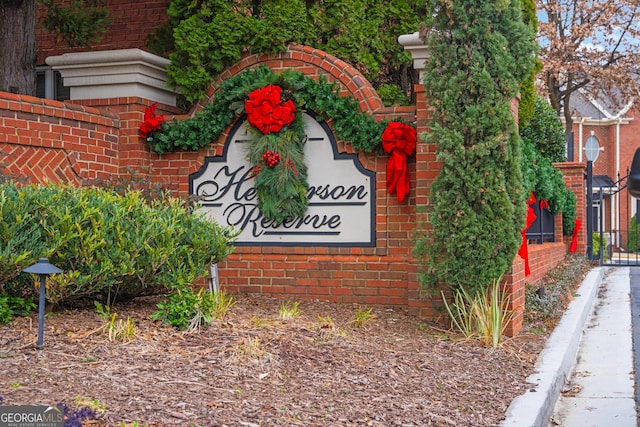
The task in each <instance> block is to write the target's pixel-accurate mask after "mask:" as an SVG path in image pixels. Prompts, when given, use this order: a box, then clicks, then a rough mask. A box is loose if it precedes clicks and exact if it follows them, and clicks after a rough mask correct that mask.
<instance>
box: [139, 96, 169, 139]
mask: <svg viewBox="0 0 640 427" xmlns="http://www.w3.org/2000/svg"><path fill="white" fill-rule="evenodd" d="M156 108H158V104H153V105H152V106H151V107H147V108H145V109H144V122H142V125H140V137H141V138H144V139H147V138H148V137H149V135H150V134H151V133H153V132H155V131H157V130H160V127H161V126H162V123H164V116H156Z"/></svg>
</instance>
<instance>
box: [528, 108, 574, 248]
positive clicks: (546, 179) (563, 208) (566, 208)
mask: <svg viewBox="0 0 640 427" xmlns="http://www.w3.org/2000/svg"><path fill="white" fill-rule="evenodd" d="M558 120H559V119H558ZM522 175H523V181H524V188H525V190H526V191H527V192H528V191H533V193H534V194H535V196H536V198H537V199H538V200H547V201H548V202H549V211H550V212H551V214H553V215H556V214H562V228H563V233H564V235H565V236H569V235H571V233H572V232H573V228H574V226H575V218H576V196H575V194H573V191H571V190H569V189H568V188H567V187H566V185H565V183H564V179H563V177H562V172H560V170H558V169H557V168H555V167H554V166H553V164H552V162H551V160H550V159H549V158H547V157H545V156H543V155H542V154H540V152H539V151H538V150H537V149H536V147H535V146H534V144H533V143H532V142H531V141H530V140H529V139H525V138H523V143H522Z"/></svg>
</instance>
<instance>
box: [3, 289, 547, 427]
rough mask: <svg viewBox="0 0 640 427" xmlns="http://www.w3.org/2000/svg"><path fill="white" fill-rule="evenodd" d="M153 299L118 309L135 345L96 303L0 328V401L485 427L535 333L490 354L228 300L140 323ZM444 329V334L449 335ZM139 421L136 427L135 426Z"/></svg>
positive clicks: (497, 415)
mask: <svg viewBox="0 0 640 427" xmlns="http://www.w3.org/2000/svg"><path fill="white" fill-rule="evenodd" d="M156 302H157V300H154V299H152V298H147V299H141V300H136V301H134V302H131V303H128V304H123V305H118V306H116V307H115V308H114V311H116V312H117V313H118V319H126V318H127V317H131V318H132V319H134V320H135V322H136V330H135V336H134V337H133V339H132V340H130V341H126V342H121V341H117V340H114V341H110V340H109V337H108V334H107V330H106V328H105V327H104V325H105V321H104V320H103V319H101V318H100V316H98V314H97V313H96V311H95V309H91V308H87V309H83V310H73V311H61V312H56V313H51V314H49V315H48V316H47V318H46V322H45V329H46V331H45V346H44V348H43V349H40V350H38V349H35V348H34V344H35V340H36V336H37V317H36V316H31V317H27V318H16V319H14V320H13V321H12V322H11V323H10V324H9V325H5V326H0V371H1V372H2V375H0V396H1V397H2V399H3V404H4V405H22V404H29V405H34V404H37V405H52V404H56V403H58V402H65V403H66V404H67V405H68V406H69V407H71V408H72V409H74V408H78V407H87V406H89V407H94V408H95V409H104V411H102V412H101V413H100V414H99V415H98V416H97V417H96V419H93V420H88V421H85V422H84V424H83V425H85V426H133V425H139V426H143V425H148V426H150V427H157V426H293V425H300V426H322V427H328V426H495V425H498V424H499V423H500V421H501V420H502V419H503V418H504V415H505V412H506V409H507V407H508V406H509V404H510V403H511V401H512V400H513V399H514V398H515V397H516V396H518V395H520V394H522V393H524V391H525V389H526V387H527V383H526V381H525V379H526V377H527V376H529V375H530V374H531V373H532V372H533V368H534V364H535V361H536V359H537V356H538V354H539V353H540V351H541V350H542V348H543V347H544V343H545V341H546V338H547V337H546V335H535V334H529V333H521V334H520V335H519V336H517V337H515V338H512V339H508V340H507V341H506V342H505V343H504V345H502V346H501V347H499V348H496V349H494V348H486V347H483V346H482V345H481V344H479V343H478V342H471V341H459V340H458V341H456V340H452V339H451V336H450V334H449V333H448V332H446V331H442V330H439V329H436V328H433V327H432V326H431V325H427V324H424V323H421V320H420V319H417V318H415V317H411V316H407V315H406V314H404V313H402V312H398V311H394V310H391V309H384V308H374V309H373V314H375V318H374V319H372V320H371V321H370V322H368V323H367V324H366V325H364V326H362V327H355V324H354V322H353V319H354V313H355V310H356V308H357V307H356V306H353V305H340V304H328V303H322V302H304V301H303V302H301V303H300V306H299V310H300V311H301V314H300V315H299V316H298V317H296V318H295V319H292V320H288V321H282V320H281V319H280V317H279V313H280V305H281V303H282V301H281V300H276V299H270V298H263V297H257V296H239V297H237V305H236V306H235V307H234V308H233V309H232V311H231V313H230V314H229V315H228V316H227V317H226V318H225V320H224V322H219V323H217V324H216V325H214V326H212V327H210V328H208V329H205V330H200V331H197V332H192V333H182V332H178V331H175V330H173V329H171V328H169V327H165V326H162V325H160V324H158V323H157V322H153V321H152V320H151V318H150V317H151V314H152V313H153V312H154V311H155V309H156V307H155V303H156ZM448 334H449V335H448ZM136 423H137V424H136Z"/></svg>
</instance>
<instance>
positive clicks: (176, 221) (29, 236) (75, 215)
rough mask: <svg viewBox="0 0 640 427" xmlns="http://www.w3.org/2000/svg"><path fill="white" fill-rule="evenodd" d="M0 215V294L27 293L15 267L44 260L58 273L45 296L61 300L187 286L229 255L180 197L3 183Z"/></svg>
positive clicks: (225, 232) (108, 299)
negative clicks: (47, 259)
mask: <svg viewBox="0 0 640 427" xmlns="http://www.w3.org/2000/svg"><path fill="white" fill-rule="evenodd" d="M0 219H1V221H0V293H2V292H6V293H7V294H8V295H13V296H20V297H28V296H31V295H35V291H36V288H35V287H34V286H33V278H32V277H30V275H28V274H21V272H22V270H23V269H24V268H25V267H27V266H29V265H31V264H33V263H34V262H36V261H37V260H38V258H41V257H47V258H49V260H50V262H51V263H52V264H54V265H56V266H57V267H59V268H60V269H62V271H63V272H62V273H60V274H56V275H53V276H51V277H50V279H49V281H48V286H47V293H46V297H47V300H48V302H50V303H56V304H65V305H66V304H70V303H74V302H77V301H79V300H85V299H86V300H97V301H101V302H104V303H106V304H111V303H113V302H114V301H116V300H123V299H131V298H134V297H136V296H141V295H152V294H161V293H166V292H167V291H168V290H174V289H176V288H180V287H186V286H189V285H191V284H193V283H194V282H195V281H196V280H197V279H198V278H200V277H204V276H205V275H206V274H207V272H208V266H209V264H211V263H216V262H218V261H221V260H222V259H224V258H225V257H226V256H227V255H228V254H229V253H231V251H232V247H231V246H230V245H229V244H230V243H231V242H232V241H233V238H234V232H233V231H232V230H231V229H228V228H225V227H221V226H219V225H217V224H216V223H215V222H213V221H212V220H209V219H207V218H206V217H205V216H204V215H203V214H202V213H201V211H199V210H198V209H194V208H189V207H187V206H185V204H184V202H183V201H182V200H180V199H177V198H170V197H165V198H161V199H159V200H150V201H149V200H145V199H144V198H143V196H142V193H141V192H140V191H127V192H125V193H124V194H117V193H116V192H115V191H113V190H110V189H104V188H95V187H84V188H76V187H73V186H70V185H39V184H29V185H23V186H19V185H17V184H15V183H14V182H6V183H3V184H1V185H0Z"/></svg>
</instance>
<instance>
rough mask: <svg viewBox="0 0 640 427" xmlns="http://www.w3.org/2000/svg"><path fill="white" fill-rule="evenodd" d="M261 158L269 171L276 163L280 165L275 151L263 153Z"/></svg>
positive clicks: (278, 156) (278, 155)
mask: <svg viewBox="0 0 640 427" xmlns="http://www.w3.org/2000/svg"><path fill="white" fill-rule="evenodd" d="M262 158H263V159H264V161H265V162H266V163H267V166H269V167H270V168H271V169H273V168H274V167H276V165H277V164H278V163H280V154H279V153H276V152H275V151H273V152H272V151H270V150H267V151H265V152H264V154H263V155H262Z"/></svg>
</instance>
